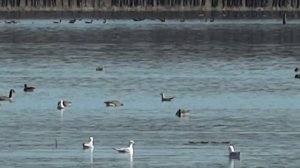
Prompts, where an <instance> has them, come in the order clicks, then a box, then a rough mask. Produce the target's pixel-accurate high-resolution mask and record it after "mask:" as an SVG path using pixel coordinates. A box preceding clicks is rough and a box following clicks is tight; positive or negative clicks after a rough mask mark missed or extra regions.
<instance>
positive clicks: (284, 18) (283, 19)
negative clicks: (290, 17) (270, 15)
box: [282, 12, 286, 25]
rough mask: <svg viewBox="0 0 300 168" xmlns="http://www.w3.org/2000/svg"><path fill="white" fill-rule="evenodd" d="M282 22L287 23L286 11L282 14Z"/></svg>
mask: <svg viewBox="0 0 300 168" xmlns="http://www.w3.org/2000/svg"><path fill="white" fill-rule="evenodd" d="M282 24H284V25H285V24H286V12H284V13H283V15H282Z"/></svg>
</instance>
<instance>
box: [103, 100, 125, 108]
mask: <svg viewBox="0 0 300 168" xmlns="http://www.w3.org/2000/svg"><path fill="white" fill-rule="evenodd" d="M104 103H105V104H106V107H119V106H123V105H124V104H123V103H121V102H120V101H118V100H110V101H105V102H104Z"/></svg>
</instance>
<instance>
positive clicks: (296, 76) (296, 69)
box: [294, 68, 300, 78]
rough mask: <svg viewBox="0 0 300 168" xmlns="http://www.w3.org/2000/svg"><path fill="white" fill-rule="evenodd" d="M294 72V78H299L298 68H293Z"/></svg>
mask: <svg viewBox="0 0 300 168" xmlns="http://www.w3.org/2000/svg"><path fill="white" fill-rule="evenodd" d="M294 71H295V72H296V75H295V78H300V74H299V73H298V72H299V69H298V68H295V70H294Z"/></svg>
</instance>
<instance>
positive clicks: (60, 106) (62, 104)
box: [57, 99, 72, 110]
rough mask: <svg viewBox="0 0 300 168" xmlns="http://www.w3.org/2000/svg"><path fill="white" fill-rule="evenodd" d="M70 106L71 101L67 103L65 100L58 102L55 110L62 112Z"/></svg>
mask: <svg viewBox="0 0 300 168" xmlns="http://www.w3.org/2000/svg"><path fill="white" fill-rule="evenodd" d="M71 105H72V102H71V101H67V100H62V99H61V100H60V101H59V102H58V103H57V109H58V110H63V109H65V108H66V107H68V106H71Z"/></svg>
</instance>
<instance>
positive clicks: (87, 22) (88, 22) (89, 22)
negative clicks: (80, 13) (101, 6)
mask: <svg viewBox="0 0 300 168" xmlns="http://www.w3.org/2000/svg"><path fill="white" fill-rule="evenodd" d="M85 23H86V24H91V23H93V19H91V20H90V21H85Z"/></svg>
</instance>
